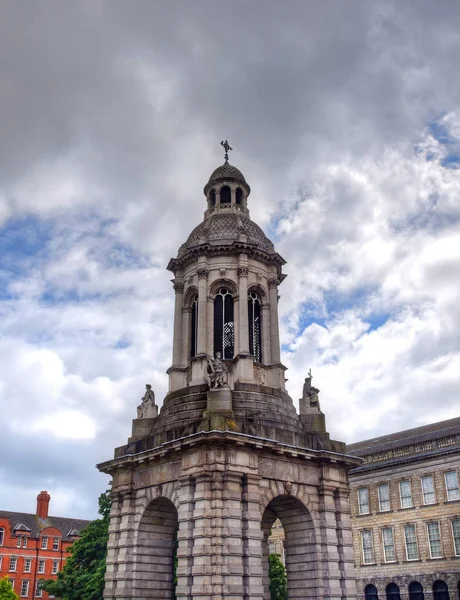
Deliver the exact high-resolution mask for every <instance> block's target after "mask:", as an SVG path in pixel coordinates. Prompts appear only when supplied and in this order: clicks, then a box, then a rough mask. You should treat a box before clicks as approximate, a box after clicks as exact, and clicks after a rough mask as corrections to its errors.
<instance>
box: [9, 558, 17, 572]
mask: <svg viewBox="0 0 460 600" xmlns="http://www.w3.org/2000/svg"><path fill="white" fill-rule="evenodd" d="M17 566H18V559H17V556H10V566H9V567H8V571H16V567H17Z"/></svg>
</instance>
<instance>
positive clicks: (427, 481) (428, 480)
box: [421, 475, 436, 504]
mask: <svg viewBox="0 0 460 600" xmlns="http://www.w3.org/2000/svg"><path fill="white" fill-rule="evenodd" d="M421 484H422V496H423V504H434V503H435V502H436V494H435V491H434V479H433V475H424V476H423V477H422V478H421Z"/></svg>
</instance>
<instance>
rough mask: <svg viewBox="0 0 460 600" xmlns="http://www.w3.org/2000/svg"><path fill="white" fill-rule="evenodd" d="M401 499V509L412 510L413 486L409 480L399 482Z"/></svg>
mask: <svg viewBox="0 0 460 600" xmlns="http://www.w3.org/2000/svg"><path fill="white" fill-rule="evenodd" d="M399 497H400V499H401V508H411V507H412V506H414V505H413V503H412V486H411V483H410V481H409V480H408V479H406V480H405V481H400V482H399Z"/></svg>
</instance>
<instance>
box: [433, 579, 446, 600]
mask: <svg viewBox="0 0 460 600" xmlns="http://www.w3.org/2000/svg"><path fill="white" fill-rule="evenodd" d="M433 600H449V589H448V587H447V583H446V582H445V581H441V580H440V579H438V581H435V582H434V583H433Z"/></svg>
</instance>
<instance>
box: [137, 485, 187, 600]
mask: <svg viewBox="0 0 460 600" xmlns="http://www.w3.org/2000/svg"><path fill="white" fill-rule="evenodd" d="M177 526H178V517H177V510H176V507H175V506H174V504H173V503H172V502H171V500H168V499H167V498H164V497H160V498H156V499H155V500H153V501H152V502H150V504H149V505H148V506H147V508H146V509H145V512H144V514H143V515H142V518H141V520H140V522H139V528H138V533H137V544H136V547H135V550H134V560H135V565H134V572H135V577H134V580H133V597H135V598H149V599H151V600H173V598H174V582H173V573H174V564H173V562H174V549H175V543H176V542H175V538H176V532H177Z"/></svg>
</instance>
